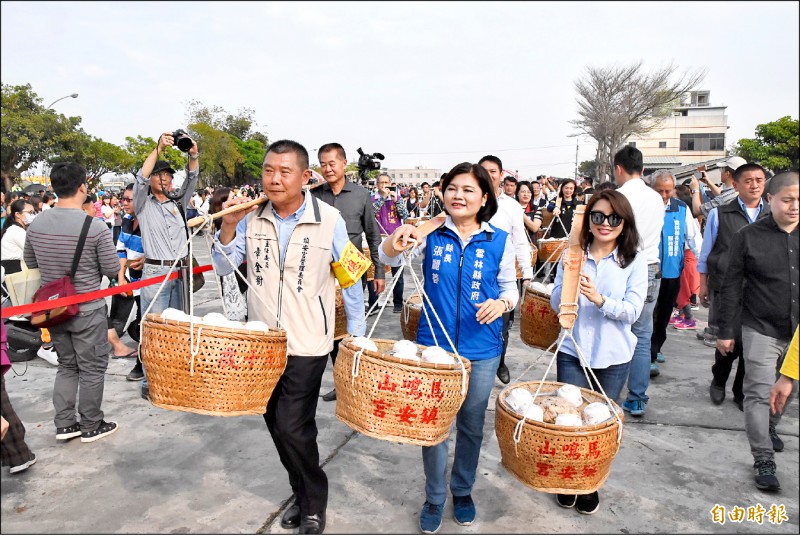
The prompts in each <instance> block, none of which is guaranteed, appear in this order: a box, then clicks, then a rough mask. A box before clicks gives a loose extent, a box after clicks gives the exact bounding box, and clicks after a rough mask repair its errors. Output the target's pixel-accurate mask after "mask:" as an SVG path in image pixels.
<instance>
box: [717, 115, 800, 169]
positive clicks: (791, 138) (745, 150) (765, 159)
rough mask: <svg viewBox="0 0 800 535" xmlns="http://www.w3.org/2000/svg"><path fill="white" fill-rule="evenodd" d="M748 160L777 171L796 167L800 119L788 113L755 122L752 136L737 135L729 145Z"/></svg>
mask: <svg viewBox="0 0 800 535" xmlns="http://www.w3.org/2000/svg"><path fill="white" fill-rule="evenodd" d="M733 152H734V153H735V154H738V155H739V156H741V157H742V158H744V159H745V160H747V161H748V162H752V161H755V162H759V163H760V164H761V165H762V166H764V167H767V168H769V169H771V170H772V171H774V172H775V173H778V172H780V171H786V170H789V169H792V170H797V169H798V160H799V159H800V122H798V120H797V119H792V118H791V117H790V116H788V115H787V116H786V117H781V118H780V119H778V120H777V121H772V122H771V123H764V124H760V125H758V126H756V137H755V138H744V139H740V140H739V143H737V144H736V146H735V147H734V149H733Z"/></svg>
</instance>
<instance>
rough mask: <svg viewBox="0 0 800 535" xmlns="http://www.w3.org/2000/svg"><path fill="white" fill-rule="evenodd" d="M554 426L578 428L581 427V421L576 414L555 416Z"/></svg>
mask: <svg viewBox="0 0 800 535" xmlns="http://www.w3.org/2000/svg"><path fill="white" fill-rule="evenodd" d="M555 423H556V425H564V426H568V427H580V426H582V425H583V420H581V417H580V416H578V415H577V414H559V415H558V416H556V422H555Z"/></svg>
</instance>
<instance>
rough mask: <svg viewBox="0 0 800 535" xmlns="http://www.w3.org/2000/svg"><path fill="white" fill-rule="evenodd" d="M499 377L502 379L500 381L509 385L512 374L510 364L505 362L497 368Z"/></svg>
mask: <svg viewBox="0 0 800 535" xmlns="http://www.w3.org/2000/svg"><path fill="white" fill-rule="evenodd" d="M497 378H498V379H500V382H501V383H503V384H504V385H507V384H508V383H509V381H511V375H510V374H509V373H508V366H506V365H505V364H503V365H502V366H500V367H499V368H497Z"/></svg>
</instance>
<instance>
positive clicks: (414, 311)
mask: <svg viewBox="0 0 800 535" xmlns="http://www.w3.org/2000/svg"><path fill="white" fill-rule="evenodd" d="M421 315H422V297H421V296H420V295H419V294H411V295H409V296H408V297H406V298H405V299H404V300H403V312H402V313H401V314H400V329H401V330H402V331H403V338H405V339H406V340H411V341H412V342H416V341H417V330H418V329H419V317H420V316H421Z"/></svg>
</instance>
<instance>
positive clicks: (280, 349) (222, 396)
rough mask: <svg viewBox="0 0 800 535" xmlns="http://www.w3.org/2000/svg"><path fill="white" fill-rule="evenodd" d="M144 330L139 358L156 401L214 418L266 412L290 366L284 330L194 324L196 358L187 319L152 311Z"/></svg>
mask: <svg viewBox="0 0 800 535" xmlns="http://www.w3.org/2000/svg"><path fill="white" fill-rule="evenodd" d="M142 329H143V336H142V346H141V356H142V362H143V363H144V366H145V369H146V370H147V380H148V382H149V383H150V401H151V402H152V403H153V405H156V406H157V407H161V408H164V409H170V410H177V411H185V412H194V413H197V414H206V415H210V416H242V415H246V414H264V413H265V412H266V410H267V401H268V400H269V397H270V396H271V395H272V390H273V389H274V388H275V385H276V384H277V383H278V379H280V377H281V375H282V374H283V370H284V368H285V367H286V331H283V330H270V331H269V332H263V331H249V330H244V329H229V328H226V327H212V326H210V325H203V324H195V333H194V343H195V344H196V347H197V349H198V352H197V354H196V355H195V357H194V362H192V351H191V347H190V341H191V333H190V324H189V322H188V321H176V320H162V319H161V316H160V315H158V314H152V313H151V314H148V315H147V317H146V318H145V320H144V321H143V322H142ZM192 371H193V373H192Z"/></svg>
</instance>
